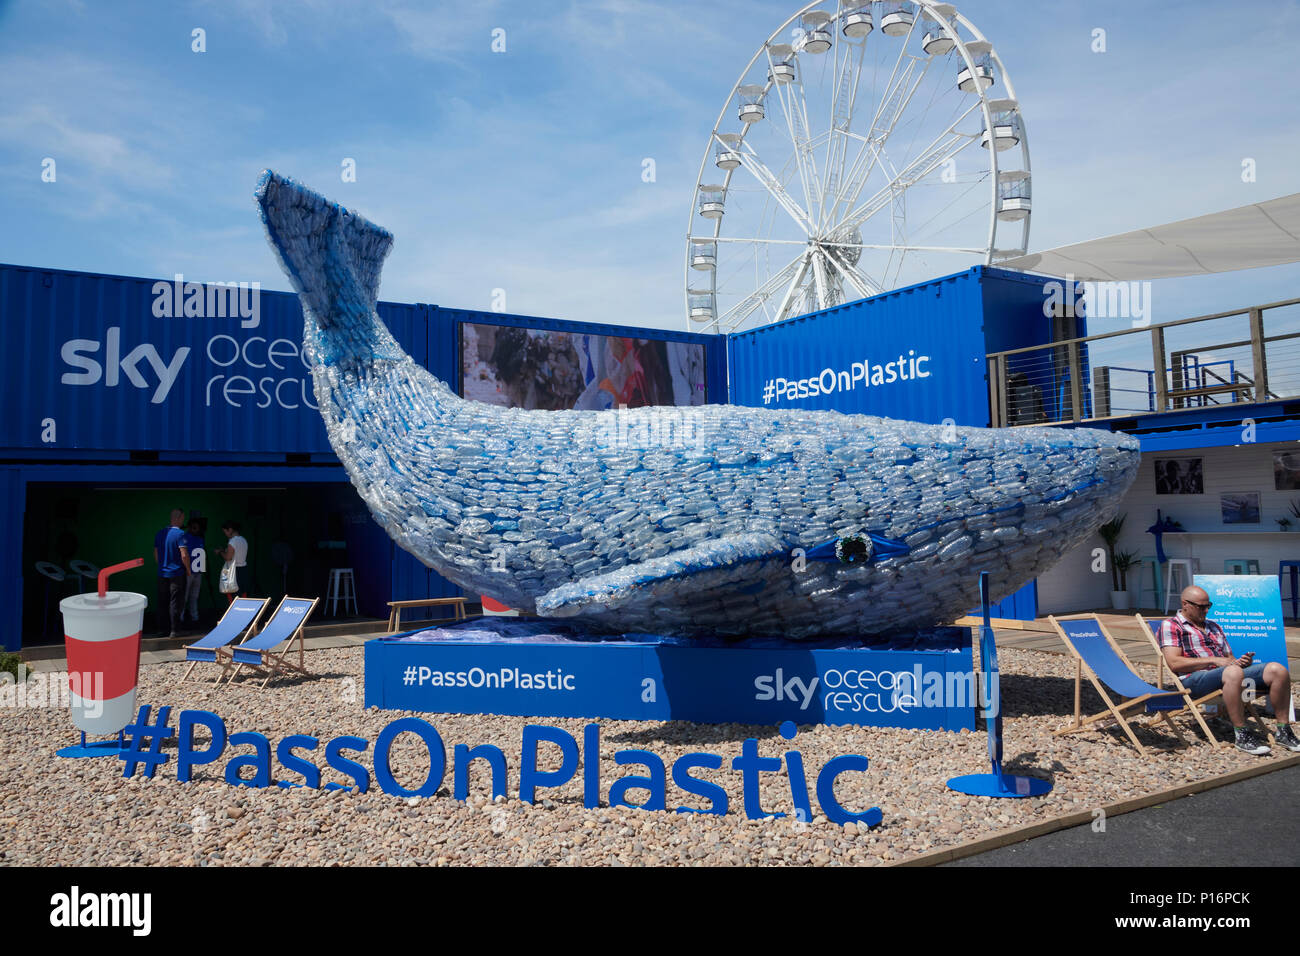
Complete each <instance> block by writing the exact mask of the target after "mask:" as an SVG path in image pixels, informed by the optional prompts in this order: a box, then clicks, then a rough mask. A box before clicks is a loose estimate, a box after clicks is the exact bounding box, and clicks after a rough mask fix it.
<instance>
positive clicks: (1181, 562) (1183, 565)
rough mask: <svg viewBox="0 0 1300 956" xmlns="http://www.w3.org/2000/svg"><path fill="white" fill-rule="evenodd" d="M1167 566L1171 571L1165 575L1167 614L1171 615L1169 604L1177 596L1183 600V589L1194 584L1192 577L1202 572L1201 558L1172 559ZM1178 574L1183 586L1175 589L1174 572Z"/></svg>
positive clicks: (1180, 585)
mask: <svg viewBox="0 0 1300 956" xmlns="http://www.w3.org/2000/svg"><path fill="white" fill-rule="evenodd" d="M1166 564H1168V566H1169V570H1168V571H1167V572H1166V574H1165V613H1166V614H1168V613H1169V602H1170V601H1172V600H1174V597H1175V596H1177V597H1178V599H1179V601H1180V602H1181V600H1182V593H1183V588H1185V587H1187V586H1188V585H1190V584H1191V583H1192V575H1194V574H1196V572H1198V571H1200V570H1201V560H1200V558H1170V559H1169V560H1168V561H1167V562H1166ZM1175 571H1177V572H1178V577H1179V579H1180V580H1181V582H1182V583H1181V584H1179V585H1178V587H1177V588H1176V589H1175V588H1174V572H1175Z"/></svg>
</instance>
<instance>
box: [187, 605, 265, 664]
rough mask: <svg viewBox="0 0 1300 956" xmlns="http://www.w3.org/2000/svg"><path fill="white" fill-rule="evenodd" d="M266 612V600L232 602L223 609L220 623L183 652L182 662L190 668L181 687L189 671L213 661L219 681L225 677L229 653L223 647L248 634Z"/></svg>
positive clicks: (226, 648) (225, 647) (227, 649)
mask: <svg viewBox="0 0 1300 956" xmlns="http://www.w3.org/2000/svg"><path fill="white" fill-rule="evenodd" d="M264 610H266V598H236V599H235V600H233V601H231V602H230V606H229V607H227V608H226V613H225V614H223V615H221V620H220V621H218V622H217V626H216V627H214V628H213V629H212V630H211V631H209V632H208V633H207V635H206V636H204V637H201V638H199V639H198V640H197V641H195V642H194V643H193V644H190V645H188V646H187V647H186V648H185V659H186V660H187V661H189V662H190V666H189V667H188V668H187V669H186V671H185V676H184V677H182V678H181V683H184V682H185V681H187V680H189V677H190V671H192V670H194V668H195V666H196V665H197V664H198V663H199V662H200V661H215V662H217V663H219V664H221V677H225V676H226V669H227V668H229V666H230V662H229V659H228V658H229V656H230V650H229V648H228V647H227V645H228V644H230V642H231V641H233V640H235V639H236V638H237V637H239V635H240V634H243V633H244V632H245V631H251V630H252V629H253V628H254V627H255V626H256V625H257V619H258V618H260V617H261V616H262V612H263V611H264ZM221 677H218V678H217V683H218V684H219V683H221Z"/></svg>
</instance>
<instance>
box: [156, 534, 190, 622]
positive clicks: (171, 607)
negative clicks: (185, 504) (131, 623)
mask: <svg viewBox="0 0 1300 956" xmlns="http://www.w3.org/2000/svg"><path fill="white" fill-rule="evenodd" d="M184 521H185V512H183V511H181V509H180V508H173V509H172V514H171V525H170V527H168V528H167V529H166V530H165V531H160V532H159V533H158V536H157V537H155V538H154V549H153V556H154V560H155V561H157V562H158V578H159V598H160V601H159V603H160V605H161V603H162V601H161V598H162V593H163V590H164V588H165V590H166V592H167V620H168V623H169V626H170V633H169V635H168V636H169V637H179V636H180V629H181V622H182V619H183V617H184V614H185V587H186V582H187V581H188V580H189V576H190V574H191V571H190V555H189V550H188V549H187V548H186V547H185V532H184V531H182V530H181V524H182V523H183V522H184ZM164 582H165V583H164ZM158 614H159V623H160V624H161V620H162V607H161V606H160V607H159V608H158ZM160 630H161V628H160Z"/></svg>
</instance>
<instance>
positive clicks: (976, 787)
mask: <svg viewBox="0 0 1300 956" xmlns="http://www.w3.org/2000/svg"><path fill="white" fill-rule="evenodd" d="M948 789H949V790H955V791H957V792H958V793H968V794H970V795H971V796H972V797H1012V798H1014V797H1041V796H1042V795H1043V794H1045V793H1051V792H1052V785H1051V784H1050V783H1048V782H1047V781H1046V780H1039V779H1038V778H1037V777H1017V776H1012V775H1011V774H1001V773H968V774H966V775H965V776H962V777H951V778H950V779H949V780H948Z"/></svg>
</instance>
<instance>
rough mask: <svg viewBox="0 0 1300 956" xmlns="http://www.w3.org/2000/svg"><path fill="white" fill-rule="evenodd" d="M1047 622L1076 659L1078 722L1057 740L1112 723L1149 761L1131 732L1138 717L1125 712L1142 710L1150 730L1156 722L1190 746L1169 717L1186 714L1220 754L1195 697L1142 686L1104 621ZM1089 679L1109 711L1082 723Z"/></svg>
mask: <svg viewBox="0 0 1300 956" xmlns="http://www.w3.org/2000/svg"><path fill="white" fill-rule="evenodd" d="M1047 620H1048V621H1050V622H1051V624H1052V627H1054V628H1056V632H1057V633H1058V634H1059V635H1060V636H1061V640H1063V641H1065V646H1066V647H1068V648H1069V649H1070V653H1071V654H1073V655H1074V722H1073V723H1071V724H1070V725H1069V726H1066V727H1062V728H1061V729H1060V730H1058V731H1056V733H1057V734H1068V733H1073V732H1074V731H1077V730H1083V729H1085V728H1086V727H1088V725H1090V724H1092V723H1094V722H1096V721H1099V720H1109V719H1114V720H1115V721H1116V722H1117V723H1118V724H1119V725H1120V727H1121V728H1122V729H1123V731H1124V733H1125V734H1126V735H1127V736H1128V739H1129V741H1130V742H1131V743H1132V744H1133V746H1134V747H1136V748H1137V751H1138V753H1140V754H1142V755H1143V756H1146V748H1145V747H1143V746H1142V744H1141V742H1139V741H1138V739H1137V736H1136V735H1135V734H1134V733H1133V728H1132V727H1130V726H1129V719H1130V718H1131V717H1135V716H1137V715H1136V714H1135V713H1130V714H1127V715H1126V714H1125V712H1126V711H1132V710H1133V708H1138V707H1140V708H1142V709H1143V711H1145V713H1146V714H1148V715H1149V719H1148V721H1147V724H1146V726H1147V727H1150V726H1152V725H1153V724H1154V723H1155V722H1156V721H1157V720H1159V721H1162V722H1163V723H1164V724H1165V725H1166V726H1167V727H1169V728H1170V729H1171V730H1172V731H1173V732H1174V734H1175V735H1176V736H1177V737H1178V739H1179V740H1180V741H1181V742H1182V743H1183V744H1186V743H1187V738H1186V737H1184V736H1183V732H1182V731H1181V730H1179V729H1178V725H1177V724H1175V723H1174V722H1173V721H1172V720H1170V719H1169V715H1170V713H1175V712H1177V711H1181V710H1183V709H1184V708H1186V709H1187V710H1188V711H1189V712H1190V713H1191V714H1192V716H1193V717H1195V718H1196V721H1197V723H1199V724H1200V725H1201V730H1202V731H1204V733H1205V739H1206V740H1208V741H1209V742H1210V746H1211V747H1213V748H1214V749H1216V750H1217V749H1218V746H1219V743H1218V741H1216V740H1215V739H1214V735H1213V734H1211V733H1210V728H1209V727H1208V726H1206V724H1205V721H1204V720H1203V719H1202V717H1201V712H1200V710H1199V709H1198V708H1197V707H1196V706H1195V705H1194V704H1193V703H1192V695H1191V693H1190V692H1189V691H1188V690H1187V689H1186V688H1184V689H1183V690H1181V691H1176V690H1163V689H1161V688H1159V687H1154V686H1152V685H1151V684H1148V683H1147V682H1146V681H1144V680H1143V679H1142V678H1141V677H1139V676H1138V674H1137V671H1136V670H1135V669H1134V668H1133V664H1132V662H1131V661H1129V659H1128V658H1127V657H1126V656H1125V655H1124V652H1123V651H1122V650H1120V647H1119V645H1118V644H1116V643H1115V640H1114V638H1112V637H1111V636H1110V634H1109V633H1107V631H1106V628H1105V627H1104V626H1103V625H1102V623H1101V622H1100V621H1098V620H1097V619H1096V618H1092V619H1085V620H1075V621H1058V620H1057V619H1056V618H1055V617H1048V619H1047ZM1085 673H1086V674H1087V676H1088V680H1090V681H1091V682H1092V686H1093V688H1094V689H1095V690H1096V691H1097V694H1098V696H1100V697H1101V699H1102V700H1103V701H1104V702H1105V704H1106V709H1105V710H1103V711H1101V712H1099V713H1096V714H1093V715H1092V716H1091V717H1083V716H1082V714H1081V713H1080V694H1081V691H1082V684H1083V676H1084V674H1085ZM1107 688H1110V690H1111V691H1113V692H1114V693H1116V694H1118V695H1120V696H1121V697H1127V698H1129V699H1128V700H1126V701H1123V702H1122V703H1118V704H1117V703H1115V701H1114V700H1112V698H1111V695H1110V694H1108V693H1107V692H1106V689H1107Z"/></svg>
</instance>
